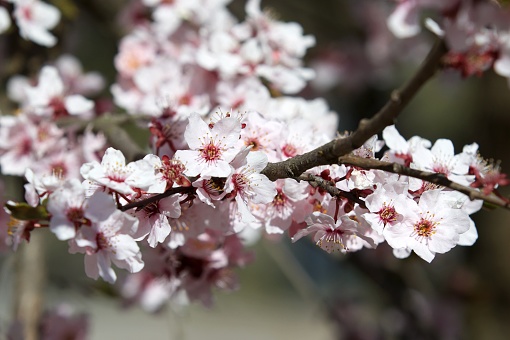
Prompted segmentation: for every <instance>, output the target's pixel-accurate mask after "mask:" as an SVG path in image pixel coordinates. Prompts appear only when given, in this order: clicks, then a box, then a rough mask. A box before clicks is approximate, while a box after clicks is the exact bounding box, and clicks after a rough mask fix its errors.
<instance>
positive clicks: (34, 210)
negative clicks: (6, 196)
mask: <svg viewBox="0 0 510 340" xmlns="http://www.w3.org/2000/svg"><path fill="white" fill-rule="evenodd" d="M5 207H6V208H7V209H8V210H9V212H10V214H11V216H12V217H14V218H16V219H18V220H23V221H30V220H49V217H50V214H49V213H48V211H47V210H46V207H44V206H42V205H38V206H37V207H32V206H31V205H29V204H28V203H16V202H7V203H5Z"/></svg>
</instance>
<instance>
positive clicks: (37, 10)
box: [10, 0, 60, 47]
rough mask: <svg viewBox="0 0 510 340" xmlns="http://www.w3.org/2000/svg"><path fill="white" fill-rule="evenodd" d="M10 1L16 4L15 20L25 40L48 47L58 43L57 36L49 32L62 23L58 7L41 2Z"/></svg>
mask: <svg viewBox="0 0 510 340" xmlns="http://www.w3.org/2000/svg"><path fill="white" fill-rule="evenodd" d="M10 1H11V2H13V3H14V6H15V9H14V18H15V19H16V24H17V25H18V27H19V31H20V35H21V36H22V37H23V38H25V39H29V40H32V41H33V42H35V43H37V44H39V45H43V46H47V47H51V46H53V45H55V44H56V43H57V39H56V38H55V36H54V35H52V34H51V33H49V32H48V30H50V29H52V28H53V27H55V26H56V25H57V24H58V22H59V21H60V12H59V11H58V9H57V8H56V7H54V6H52V5H49V4H47V3H44V2H42V1H39V0H10Z"/></svg>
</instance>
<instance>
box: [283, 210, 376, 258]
mask: <svg viewBox="0 0 510 340" xmlns="http://www.w3.org/2000/svg"><path fill="white" fill-rule="evenodd" d="M306 224H307V225H308V227H307V228H305V229H302V230H300V231H298V232H297V233H296V234H295V235H294V237H293V238H292V242H296V241H297V240H299V239H300V238H302V237H303V236H306V235H309V234H313V235H314V236H313V239H314V241H315V244H317V246H319V247H320V248H322V249H323V250H325V251H327V252H328V253H331V252H334V251H336V250H338V251H341V252H348V251H350V245H351V244H352V243H357V242H356V238H357V237H360V238H362V239H363V240H365V241H367V242H368V243H369V244H370V245H371V246H373V247H375V243H374V241H373V240H372V239H371V238H370V237H367V236H366V235H364V234H363V233H362V232H360V230H359V229H358V224H357V223H356V222H355V221H353V220H352V219H351V218H349V216H347V215H343V216H342V217H340V218H339V219H338V220H336V221H335V220H334V219H333V217H331V216H330V215H326V214H323V213H320V212H314V213H313V214H312V215H310V216H308V217H307V218H306ZM356 248H358V247H357V245H356Z"/></svg>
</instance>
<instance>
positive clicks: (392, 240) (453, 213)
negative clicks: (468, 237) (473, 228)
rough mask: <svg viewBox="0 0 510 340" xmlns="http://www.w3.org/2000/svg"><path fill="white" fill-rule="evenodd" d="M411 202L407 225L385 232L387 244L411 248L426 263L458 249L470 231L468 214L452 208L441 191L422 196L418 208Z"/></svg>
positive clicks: (397, 247)
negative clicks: (464, 236)
mask: <svg viewBox="0 0 510 340" xmlns="http://www.w3.org/2000/svg"><path fill="white" fill-rule="evenodd" d="M413 203H414V201H409V202H408V207H410V208H409V209H408V211H406V214H407V215H408V218H409V221H410V222H411V223H408V224H398V225H394V226H393V227H392V228H387V229H385V234H384V236H385V238H386V241H387V242H388V244H389V245H390V246H391V247H393V248H396V249H400V248H409V249H411V250H413V251H414V252H415V253H416V254H417V255H418V256H420V257H421V258H423V259H424V260H425V261H427V262H431V261H432V260H433V259H434V257H435V254H436V253H446V252H447V251H449V250H451V249H452V248H453V247H455V246H456V245H457V244H458V242H459V239H460V235H461V234H463V233H465V232H467V231H468V230H469V229H470V219H469V216H468V214H467V213H466V212H465V211H464V210H463V209H460V208H458V207H457V208H453V207H452V204H451V199H449V198H448V196H444V195H443V194H442V192H441V190H429V191H426V192H424V193H423V195H422V196H421V198H420V202H419V203H418V204H416V203H414V205H413Z"/></svg>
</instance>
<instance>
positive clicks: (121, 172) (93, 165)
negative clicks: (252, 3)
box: [80, 148, 155, 194]
mask: <svg viewBox="0 0 510 340" xmlns="http://www.w3.org/2000/svg"><path fill="white" fill-rule="evenodd" d="M80 173H81V175H82V176H83V178H85V180H87V181H88V182H89V183H90V184H91V185H93V184H96V185H101V186H104V187H107V188H109V189H111V190H113V191H115V192H118V193H121V194H132V193H134V189H133V188H140V189H148V188H149V187H151V186H152V185H154V184H155V174H154V168H153V167H152V166H151V165H150V164H149V163H147V162H146V161H143V160H142V161H138V162H131V163H129V164H127V165H126V158H125V157H124V155H123V154H122V152H121V151H119V150H116V149H114V148H108V149H107V150H106V152H105V154H104V156H103V159H102V160H101V164H99V162H97V161H94V162H89V163H85V164H83V165H82V167H81V169H80Z"/></svg>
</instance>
